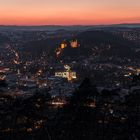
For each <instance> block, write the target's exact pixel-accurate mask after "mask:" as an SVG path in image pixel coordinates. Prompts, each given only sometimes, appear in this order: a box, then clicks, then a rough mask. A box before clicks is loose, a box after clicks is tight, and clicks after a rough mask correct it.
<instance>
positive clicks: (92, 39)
mask: <svg viewBox="0 0 140 140" xmlns="http://www.w3.org/2000/svg"><path fill="white" fill-rule="evenodd" d="M75 38H76V39H77V40H78V42H79V43H80V47H78V48H71V47H70V44H69V41H71V38H63V37H60V38H58V37H57V38H50V39H46V40H40V41H33V42H29V43H27V44H25V46H24V49H25V50H26V51H30V52H32V53H34V54H36V55H38V53H41V52H42V51H46V52H48V53H49V54H51V55H54V53H55V50H56V48H58V47H59V46H60V43H61V42H62V41H63V40H64V39H66V40H67V42H68V46H67V47H66V48H65V49H64V50H63V52H62V53H61V55H60V58H65V57H77V56H80V55H83V56H89V55H92V54H93V53H97V54H99V55H101V56H118V57H130V58H133V57H134V56H136V54H135V52H134V48H135V46H136V45H135V44H134V42H132V41H129V40H126V39H123V38H122V37H120V36H118V35H113V34H111V33H109V32H105V31H85V32H82V33H79V34H78V35H77V36H75Z"/></svg>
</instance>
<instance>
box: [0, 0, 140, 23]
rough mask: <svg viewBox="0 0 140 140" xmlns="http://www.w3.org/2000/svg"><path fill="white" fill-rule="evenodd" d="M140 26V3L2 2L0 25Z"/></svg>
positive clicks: (109, 0)
mask: <svg viewBox="0 0 140 140" xmlns="http://www.w3.org/2000/svg"><path fill="white" fill-rule="evenodd" d="M118 23H140V0H1V1H0V25H50V24H53V25H74V24H79V25H80V24H81V25H95V24H118Z"/></svg>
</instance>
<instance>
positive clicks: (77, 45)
mask: <svg viewBox="0 0 140 140" xmlns="http://www.w3.org/2000/svg"><path fill="white" fill-rule="evenodd" d="M70 45H71V47H72V48H77V47H79V44H78V41H77V40H72V41H71V42H70Z"/></svg>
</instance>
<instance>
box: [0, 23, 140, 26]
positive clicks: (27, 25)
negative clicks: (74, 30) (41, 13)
mask: <svg viewBox="0 0 140 140" xmlns="http://www.w3.org/2000/svg"><path fill="white" fill-rule="evenodd" d="M134 24H135V25H140V22H138V23H137V22H136V23H113V24H111V23H110V24H69V25H68V24H40V25H39V24H38V25H30V24H29V25H26V24H25V25H22V24H0V26H17V27H20V26H25V27H29V26H38V27H39V26H66V27H67V26H111V25H134Z"/></svg>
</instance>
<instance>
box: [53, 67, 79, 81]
mask: <svg viewBox="0 0 140 140" xmlns="http://www.w3.org/2000/svg"><path fill="white" fill-rule="evenodd" d="M64 68H65V69H66V71H60V72H55V76H56V77H62V78H67V79H68V81H71V80H73V79H76V78H77V77H76V72H74V71H71V70H70V69H71V68H70V66H68V65H65V66H64Z"/></svg>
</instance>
